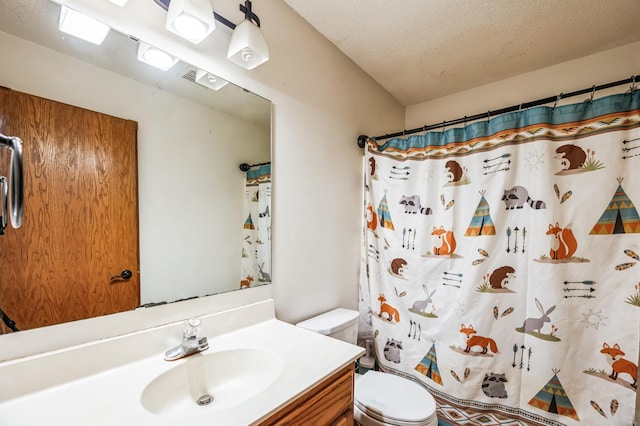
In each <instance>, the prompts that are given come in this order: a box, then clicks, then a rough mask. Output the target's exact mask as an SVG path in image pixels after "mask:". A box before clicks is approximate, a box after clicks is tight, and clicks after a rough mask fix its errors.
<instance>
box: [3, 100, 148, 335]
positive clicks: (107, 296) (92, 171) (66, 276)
mask: <svg viewBox="0 0 640 426" xmlns="http://www.w3.org/2000/svg"><path fill="white" fill-rule="evenodd" d="M0 133H3V134H5V135H8V136H17V137H19V138H21V139H22V141H23V158H24V176H25V179H24V181H25V197H24V199H25V208H24V212H25V216H24V220H23V224H22V227H21V228H20V229H13V228H12V227H11V226H10V225H9V226H8V227H7V229H6V232H5V235H2V236H0V309H2V310H3V311H4V312H5V313H6V315H7V316H9V317H10V318H11V319H12V320H13V321H15V323H16V326H17V327H18V328H19V329H21V330H26V329H30V328H35V327H41V326H46V325H51V324H58V323H62V322H68V321H74V320H79V319H84V318H90V317H95V316H99V315H105V314H111V313H116V312H122V311H125V310H130V309H133V308H134V307H136V306H138V305H139V304H140V279H139V244H138V238H139V237H138V193H137V191H138V189H137V150H136V142H137V140H136V133H137V123H136V122H134V121H129V120H123V119H120V118H116V117H111V116H108V115H105V114H99V113H96V112H92V111H88V110H85V109H82V108H78V107H74V106H70V105H66V104H62V103H59V102H55V101H51V100H47V99H43V98H39V97H36V96H32V95H28V94H25V93H20V92H17V91H14V90H10V89H5V88H0ZM8 167H9V151H8V150H7V149H0V175H6V176H8V173H9V169H8ZM123 270H130V271H131V272H132V273H133V275H132V277H131V278H130V279H129V280H113V281H112V280H111V278H112V277H113V276H116V275H120V273H121V272H122V271H123ZM4 330H5V331H7V330H8V329H7V328H4Z"/></svg>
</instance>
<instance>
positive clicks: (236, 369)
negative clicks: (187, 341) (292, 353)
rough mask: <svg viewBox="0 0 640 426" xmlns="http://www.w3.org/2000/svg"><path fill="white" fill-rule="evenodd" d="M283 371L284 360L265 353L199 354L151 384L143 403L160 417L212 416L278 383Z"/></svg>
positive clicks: (254, 350) (252, 350)
mask: <svg viewBox="0 0 640 426" xmlns="http://www.w3.org/2000/svg"><path fill="white" fill-rule="evenodd" d="M282 370H283V361H282V358H281V356H280V355H279V354H277V353H275V352H272V351H269V350H266V349H259V348H239V349H230V350H224V351H219V352H209V353H206V352H205V353H202V354H196V355H192V356H190V357H188V358H187V359H185V362H183V363H182V364H180V365H178V366H176V367H174V368H172V369H170V370H169V371H167V372H165V373H163V374H161V375H160V376H158V377H157V378H155V379H154V380H153V381H152V382H151V383H149V384H148V385H147V387H146V388H145V389H144V391H143V392H142V395H141V402H142V406H143V407H144V408H145V409H146V410H147V411H149V412H151V413H153V414H157V415H160V416H167V417H192V416H200V415H204V414H211V413H215V412H218V411H221V410H225V409H228V408H230V407H233V406H235V405H238V404H241V403H244V402H246V401H247V400H249V399H251V398H253V397H254V396H256V395H257V394H258V393H260V392H262V391H263V390H265V389H266V388H268V387H269V385H271V384H272V383H273V382H275V381H276V379H277V378H278V377H279V376H280V374H281V373H282ZM210 397H211V398H210Z"/></svg>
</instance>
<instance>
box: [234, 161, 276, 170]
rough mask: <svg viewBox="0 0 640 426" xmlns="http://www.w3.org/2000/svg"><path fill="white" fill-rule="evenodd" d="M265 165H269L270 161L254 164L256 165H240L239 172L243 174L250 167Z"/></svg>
mask: <svg viewBox="0 0 640 426" xmlns="http://www.w3.org/2000/svg"><path fill="white" fill-rule="evenodd" d="M267 164H271V161H267V162H266V163H256V164H247V163H242V164H240V170H242V171H243V172H248V171H249V169H250V168H252V167H257V166H266V165H267Z"/></svg>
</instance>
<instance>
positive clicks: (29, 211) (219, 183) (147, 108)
mask: <svg viewBox="0 0 640 426" xmlns="http://www.w3.org/2000/svg"><path fill="white" fill-rule="evenodd" d="M150 1H151V0H150ZM59 15H60V6H59V5H58V4H56V3H54V2H52V1H50V0H21V1H14V0H0V54H1V55H2V57H3V66H2V69H1V70H0V86H2V87H4V88H8V89H9V90H7V89H0V91H2V92H3V93H5V94H6V93H14V94H15V93H18V94H19V95H20V96H22V95H23V94H24V95H32V96H35V97H36V98H37V99H36V100H33V99H31V98H24V99H23V98H21V97H19V96H18V97H11V96H6V95H5V96H4V99H5V100H4V101H3V100H2V99H3V98H0V133H11V131H12V130H21V131H24V132H26V133H27V134H28V136H26V137H25V136H24V135H20V134H11V135H10V136H18V137H21V138H22V139H23V140H24V150H25V179H31V183H32V184H33V182H37V184H36V185H35V186H31V187H29V188H31V189H29V190H28V191H27V192H28V193H27V194H26V197H25V198H26V199H25V220H24V222H23V226H22V228H21V229H18V230H14V229H11V228H8V229H7V230H6V233H5V235H1V236H0V270H1V271H2V273H0V310H2V312H4V314H6V315H7V316H8V317H10V318H11V319H12V320H14V321H15V322H16V326H17V328H19V329H21V330H24V329H28V328H33V327H37V326H43V325H51V324H56V323H59V322H67V321H72V320H75V319H83V318H87V317H92V316H99V315H104V314H108V313H115V312H119V311H122V310H123V309H121V308H117V307H115V306H116V305H117V303H116V302H114V301H113V299H118V298H121V297H124V296H122V295H121V294H120V293H119V292H118V289H123V288H127V286H128V285H129V284H132V283H133V282H135V281H136V280H137V283H138V285H139V290H136V291H135V293H136V294H135V297H137V302H136V304H135V305H134V306H130V307H128V308H126V309H132V308H135V307H139V306H141V305H144V306H153V305H155V304H160V303H165V302H174V301H179V300H183V299H188V298H193V297H200V296H205V295H211V294H216V293H221V292H228V291H232V290H239V291H241V290H242V289H244V288H245V287H253V286H256V285H262V284H268V283H270V281H271V263H270V257H271V252H270V246H271V245H270V238H271V232H270V231H271V227H270V221H271V211H270V208H269V204H268V203H267V201H268V197H270V195H271V188H270V176H269V174H270V160H271V157H270V153H271V145H270V143H271V129H270V122H271V119H270V117H271V103H270V102H269V101H268V100H266V99H264V98H261V97H259V96H257V95H255V94H253V93H251V92H249V91H247V90H245V89H243V88H241V87H238V86H235V85H233V84H231V83H229V84H227V85H225V86H224V87H222V88H221V89H219V90H212V89H210V88H208V87H205V86H203V85H200V84H197V83H196V82H195V80H196V78H197V76H198V73H199V70H198V69H197V68H196V67H193V66H191V65H189V64H187V63H184V62H182V61H180V62H178V63H177V64H175V65H174V66H173V67H171V68H170V69H169V70H168V71H160V70H157V69H155V68H152V67H151V66H149V65H147V64H144V63H142V62H140V61H138V60H137V58H136V55H137V51H138V46H139V41H138V40H135V39H132V38H130V37H129V36H128V35H124V34H120V33H118V32H116V31H114V30H113V29H111V31H110V32H109V34H108V35H107V38H106V39H105V41H104V42H103V43H102V45H100V46H96V45H93V44H90V43H88V42H86V41H83V40H80V39H76V38H74V37H72V36H69V35H67V34H64V33H61V32H60V31H59V30H58V18H59ZM200 73H201V72H200ZM9 98H11V99H10V100H7V99H9ZM50 100H51V101H56V102H55V104H56V105H57V106H55V108H54V106H51V104H50V103H48V102H49V101H50ZM16 105H18V106H19V107H20V108H23V107H24V108H36V109H35V110H32V109H27V110H26V111H29V114H30V116H28V117H27V119H26V124H25V123H23V124H22V125H21V126H22V127H20V126H18V125H16V124H15V123H14V121H15V117H16V113H15V112H13V113H12V112H11V111H14V108H17V107H16ZM34 105H35V106H34ZM58 107H60V108H62V113H60V114H61V115H59V116H55V115H53V113H52V112H51V111H52V109H57V108H58ZM66 107H73V108H75V109H72V110H69V111H67V110H65V109H64V108H66ZM85 113H87V114H89V113H91V114H93V113H96V114H97V118H91V117H93V116H85V115H84V114H85ZM106 116H109V117H116V118H117V120H116V124H115V126H116V127H118V126H123V130H122V132H125V133H126V132H129V133H131V134H132V135H133V136H132V137H133V140H134V144H133V151H132V152H129V153H124V154H123V153H120V154H119V155H121V157H117V156H116V157H109V155H108V151H109V149H111V146H112V145H114V144H115V143H116V142H119V141H121V140H123V139H125V137H124V136H121V134H120V133H118V132H120V130H118V131H111V130H108V131H107V130H105V129H107V124H106V121H107V120H106V118H105V117H106ZM88 117H89V118H88ZM92 120H95V121H92ZM118 120H119V121H118ZM127 123H130V127H132V129H129V130H126V129H124V128H126V127H127ZM118 129H120V127H118ZM80 131H83V132H87V133H88V134H89V136H88V137H87V140H88V141H89V147H87V146H83V147H82V146H78V145H74V144H73V143H72V141H73V140H75V139H77V138H79V137H78V134H79V132H80ZM29 132H31V133H29ZM60 132H62V133H60ZM65 132H66V133H65ZM107 135H109V136H108V137H107ZM36 143H39V144H40V145H38V149H37V150H36V151H35V152H34V150H33V146H34V144H36ZM67 145H68V146H69V150H68V151H67V150H66V147H67ZM30 148H31V151H30ZM47 156H51V157H52V158H55V164H56V166H57V167H61V168H62V170H61V171H59V173H61V174H54V172H53V171H52V166H49V165H40V168H34V167H33V166H29V162H30V161H31V162H34V161H40V160H42V161H44V159H46V157H47ZM127 162H129V163H127ZM119 163H122V164H125V163H126V164H131V167H122V168H121V169H113V170H116V171H111V170H112V169H108V167H110V166H113V165H115V164H119ZM242 163H246V164H249V165H259V166H257V167H253V168H251V169H250V170H249V172H244V171H241V170H240V168H239V166H240V164H242ZM30 167H31V168H30ZM90 167H93V168H94V169H97V170H98V172H101V173H102V175H98V174H95V175H91V176H90V177H91V178H90V179H89V180H82V179H81V177H82V174H83V173H86V171H87V170H91V169H90ZM6 168H7V161H6V156H5V155H4V154H3V153H2V152H0V175H6V174H8V170H5V169H6ZM124 175H130V176H128V177H129V178H131V175H132V176H133V188H132V189H131V188H129V189H130V190H131V191H132V192H131V194H133V195H132V196H130V198H125V199H124V200H122V199H120V200H119V201H117V203H115V205H110V204H108V203H107V202H106V201H105V200H108V196H107V195H108V194H107V193H108V192H109V191H111V192H113V193H114V194H117V195H122V194H124V193H126V190H125V189H126V188H125V187H126V185H125V184H122V183H121V181H120V180H113V178H114V176H115V177H117V178H121V177H122V178H124V177H125V176H124ZM85 178H86V176H85ZM107 178H108V179H111V180H109V181H108V184H105V182H107V180H106V179H107ZM100 185H103V186H100ZM29 191H31V192H30V193H29ZM56 191H58V193H60V191H61V192H62V193H71V194H72V196H73V197H75V198H74V200H76V199H77V200H78V202H80V201H85V200H93V202H94V203H93V206H94V207H96V209H94V207H86V206H84V207H82V208H80V210H74V206H73V205H72V204H73V203H74V202H73V201H72V202H64V203H63V202H62V201H60V200H61V199H62V198H60V197H56V195H55V194H56ZM29 200H35V201H32V202H31V205H30V203H29ZM125 206H129V207H131V206H133V207H131V208H132V209H133V210H134V211H135V210H136V209H137V211H135V213H136V215H137V216H136V217H137V218H138V220H137V221H136V223H135V224H133V225H132V226H131V227H125V228H124V229H123V228H121V227H120V228H119V227H117V226H115V225H119V224H121V223H124V222H126V221H127V219H124V213H123V211H124V210H125V208H124V207H125ZM30 215H31V216H30ZM87 218H88V219H87ZM86 222H89V224H87V223H86ZM90 225H92V226H95V227H96V228H98V229H104V228H109V231H108V235H107V236H106V237H105V238H106V239H105V240H104V241H106V242H104V243H100V244H99V243H97V241H99V240H98V238H97V237H96V236H94V233H95V232H97V231H95V229H96V228H89V226H90ZM136 233H137V234H138V236H139V237H137V236H136V235H135V234H136ZM18 235H19V237H18ZM71 235H76V236H80V235H84V236H85V239H84V240H85V242H84V244H85V245H84V246H82V248H79V247H78V246H75V245H74V244H75V243H73V242H71V241H72V240H70V239H69V237H70V236H71ZM136 237H137V238H136ZM131 240H133V241H136V243H135V244H134V248H133V251H137V252H138V253H137V255H138V256H139V257H138V259H139V260H137V262H138V264H134V265H131V264H124V263H126V261H121V260H115V261H114V260H113V259H111V258H110V256H111V255H112V254H114V253H116V254H121V253H123V252H125V251H127V249H126V248H125V246H127V245H131V244H129V242H130V241H131ZM138 241H139V243H138ZM64 253H71V255H72V256H71V258H68V257H67V258H64V259H66V260H64V261H63V260H61V259H63V258H62V257H59V255H61V254H64ZM116 257H117V256H116ZM16 259H21V262H22V263H20V265H22V266H20V267H16V266H14V264H15V263H16ZM47 259H48V260H47ZM47 262H49V263H47ZM118 262H120V263H118ZM247 262H249V263H253V264H255V265H252V266H251V267H249V266H247ZM138 265H139V266H138ZM54 266H55V269H54ZM253 267H255V268H254V270H255V272H252V270H251V268H253ZM7 271H10V272H7ZM127 271H130V272H131V275H132V276H131V277H128V273H127ZM94 276H95V277H97V280H98V282H99V283H98V284H89V283H88V282H89V280H90V279H94V278H95V277H94ZM53 282H56V283H57V285H58V287H55V288H53V287H51V286H50V284H52V283H53ZM96 286H98V287H100V286H101V287H104V288H105V289H106V292H104V293H101V292H100V291H99V290H97V289H96ZM71 289H74V290H75V289H82V290H81V291H80V292H79V293H78V292H74V293H72V291H71ZM40 293H50V294H49V297H48V299H47V300H48V301H47V302H42V301H39V300H40V299H39V296H38V295H39V294H40ZM78 294H80V296H79V295H78ZM85 296H86V298H85ZM9 304H11V306H12V308H11V310H9V309H7V307H6V306H8V305H9ZM62 307H64V308H65V309H67V308H69V307H71V311H72V313H71V316H60V315H59V314H58V312H56V310H58V309H62ZM1 314H2V313H0V315H1ZM35 318H39V319H40V320H41V323H40V324H39V325H35V326H33V327H31V326H29V325H28V324H27V323H29V322H31V321H32V320H34V319H35ZM21 323H22V324H21ZM25 325H26V326H25ZM1 332H9V329H8V328H7V327H6V326H5V325H4V324H2V322H0V333H1Z"/></svg>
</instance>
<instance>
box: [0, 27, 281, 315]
mask: <svg viewBox="0 0 640 426" xmlns="http://www.w3.org/2000/svg"><path fill="white" fill-rule="evenodd" d="M0 56H1V57H2V58H4V60H5V63H4V65H3V66H2V67H0V85H2V86H5V87H9V88H11V89H14V90H18V91H22V92H26V93H30V94H33V95H36V96H40V97H44V98H47V99H53V100H57V101H60V102H64V103H67V104H71V105H75V106H80V107H83V108H86V109H89V110H92V111H97V112H102V113H105V114H110V115H113V116H117V117H121V118H125V119H128V120H134V121H136V122H138V200H139V217H140V220H139V223H140V274H141V280H140V282H141V303H142V304H144V303H148V302H160V301H173V300H178V299H183V298H186V297H193V296H203V295H205V294H211V293H217V292H223V291H230V290H235V289H237V288H238V287H239V282H240V253H241V252H242V247H241V242H242V237H243V234H242V225H243V222H244V217H243V205H242V200H243V195H244V174H243V173H242V172H241V171H240V170H239V168H238V165H239V164H240V163H244V162H248V163H254V162H261V161H264V160H265V159H268V158H269V154H270V153H269V146H270V145H269V142H270V131H269V129H268V128H267V129H265V128H262V127H259V126H256V125H253V124H250V123H247V122H245V121H243V120H240V119H238V118H236V117H233V116H230V115H228V114H224V113H221V112H219V111H216V110H212V109H210V108H208V107H205V106H203V105H200V104H197V103H194V102H192V101H188V100H186V99H183V98H180V97H178V96H175V95H173V94H171V93H168V92H166V91H163V90H160V89H157V88H155V87H151V86H146V85H144V84H141V83H139V82H137V81H134V80H131V79H128V78H125V77H122V76H120V75H118V74H115V73H112V72H109V71H105V70H104V69H101V68H98V67H95V66H93V65H90V64H87V63H85V62H82V61H78V60H76V59H74V58H71V57H68V56H65V55H62V54H60V53H58V52H56V51H53V50H50V49H46V48H43V47H41V46H39V45H36V44H34V43H31V42H28V41H25V40H22V39H19V38H16V37H14V36H11V35H9V34H6V33H3V32H0ZM96 82H100V83H99V84H96ZM203 90H204V89H203ZM234 265H235V267H234ZM112 272H113V273H116V272H119V271H112Z"/></svg>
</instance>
